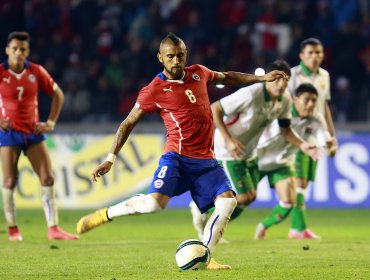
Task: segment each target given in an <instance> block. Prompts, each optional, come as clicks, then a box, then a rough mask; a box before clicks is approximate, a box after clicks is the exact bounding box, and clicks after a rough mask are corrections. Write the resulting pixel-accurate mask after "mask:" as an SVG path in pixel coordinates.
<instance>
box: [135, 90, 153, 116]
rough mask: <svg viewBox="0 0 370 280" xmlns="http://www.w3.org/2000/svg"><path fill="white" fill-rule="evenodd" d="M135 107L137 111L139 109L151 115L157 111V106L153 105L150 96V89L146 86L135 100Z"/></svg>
mask: <svg viewBox="0 0 370 280" xmlns="http://www.w3.org/2000/svg"><path fill="white" fill-rule="evenodd" d="M135 107H136V108H138V109H139V108H140V109H142V110H144V111H145V112H148V113H153V112H155V111H156V110H157V105H156V103H155V100H154V98H153V96H152V94H151V93H150V89H149V87H148V86H146V87H143V88H142V89H141V90H140V91H139V95H138V97H137V99H136V104H135Z"/></svg>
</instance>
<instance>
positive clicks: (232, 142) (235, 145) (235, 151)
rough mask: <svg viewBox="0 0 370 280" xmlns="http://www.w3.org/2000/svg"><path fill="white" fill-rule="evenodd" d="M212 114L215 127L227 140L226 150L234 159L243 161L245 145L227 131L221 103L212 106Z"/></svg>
mask: <svg viewBox="0 0 370 280" xmlns="http://www.w3.org/2000/svg"><path fill="white" fill-rule="evenodd" d="M211 109H212V114H213V121H214V123H215V126H216V127H217V128H218V129H219V130H220V132H221V134H222V136H223V138H224V139H225V143H226V148H227V150H228V151H229V152H230V154H231V155H232V157H233V158H235V159H237V160H242V159H244V157H245V152H244V148H245V147H244V145H243V144H242V143H241V142H240V141H238V140H237V139H234V138H233V137H232V136H231V135H230V133H229V131H228V130H227V127H226V125H225V123H224V122H223V118H222V110H221V105H220V102H218V101H217V102H214V103H213V104H212V105H211Z"/></svg>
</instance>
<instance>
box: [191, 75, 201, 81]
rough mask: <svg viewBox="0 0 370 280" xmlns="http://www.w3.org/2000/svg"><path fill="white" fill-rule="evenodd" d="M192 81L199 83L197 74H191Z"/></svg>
mask: <svg viewBox="0 0 370 280" xmlns="http://www.w3.org/2000/svg"><path fill="white" fill-rule="evenodd" d="M192 78H193V80H196V81H200V76H199V75H198V74H193V76H192Z"/></svg>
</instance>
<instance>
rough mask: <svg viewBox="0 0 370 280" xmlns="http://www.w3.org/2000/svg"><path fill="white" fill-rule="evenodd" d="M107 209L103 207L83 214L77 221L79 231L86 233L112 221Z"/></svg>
mask: <svg viewBox="0 0 370 280" xmlns="http://www.w3.org/2000/svg"><path fill="white" fill-rule="evenodd" d="M107 210H108V208H103V209H99V210H97V211H95V212H93V213H91V214H88V215H86V216H83V217H82V218H81V219H80V220H79V221H78V223H77V233H79V234H81V233H85V232H87V231H89V230H91V229H93V228H96V227H98V226H100V225H103V224H105V223H108V222H109V221H111V220H110V219H108V216H107Z"/></svg>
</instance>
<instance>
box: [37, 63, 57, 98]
mask: <svg viewBox="0 0 370 280" xmlns="http://www.w3.org/2000/svg"><path fill="white" fill-rule="evenodd" d="M37 67H38V70H39V71H38V82H39V86H40V88H41V90H42V92H43V93H46V94H48V95H52V94H53V93H54V91H55V90H56V89H57V87H58V85H57V84H56V83H55V81H54V80H53V78H52V77H51V76H50V74H49V73H48V71H46V69H45V68H44V67H42V66H41V65H37Z"/></svg>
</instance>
